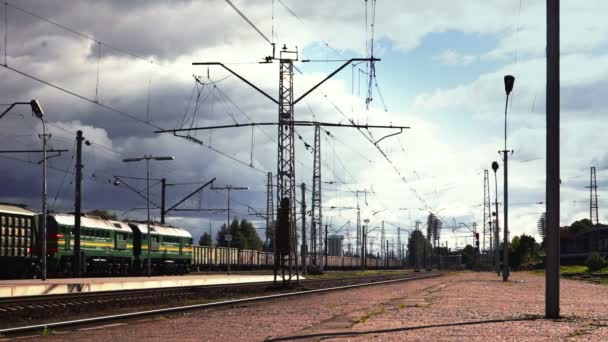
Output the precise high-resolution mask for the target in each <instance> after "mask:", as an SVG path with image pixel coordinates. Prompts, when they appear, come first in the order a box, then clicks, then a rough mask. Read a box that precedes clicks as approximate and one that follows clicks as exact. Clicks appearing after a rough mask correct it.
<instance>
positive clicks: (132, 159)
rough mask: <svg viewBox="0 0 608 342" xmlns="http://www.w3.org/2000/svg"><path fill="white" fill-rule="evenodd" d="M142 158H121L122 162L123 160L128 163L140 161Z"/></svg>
mask: <svg viewBox="0 0 608 342" xmlns="http://www.w3.org/2000/svg"><path fill="white" fill-rule="evenodd" d="M142 159H143V158H125V159H123V160H122V161H123V162H125V163H130V162H136V161H140V160H142Z"/></svg>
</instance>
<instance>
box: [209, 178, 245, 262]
mask: <svg viewBox="0 0 608 342" xmlns="http://www.w3.org/2000/svg"><path fill="white" fill-rule="evenodd" d="M211 190H227V191H228V196H227V197H228V207H226V208H227V210H226V230H227V231H228V237H227V238H226V241H227V242H228V255H229V256H230V242H231V241H232V234H231V231H230V192H231V191H232V190H237V191H238V190H249V187H246V186H232V185H227V186H223V187H219V188H216V187H214V186H213V184H212V185H211ZM228 274H230V257H229V258H228Z"/></svg>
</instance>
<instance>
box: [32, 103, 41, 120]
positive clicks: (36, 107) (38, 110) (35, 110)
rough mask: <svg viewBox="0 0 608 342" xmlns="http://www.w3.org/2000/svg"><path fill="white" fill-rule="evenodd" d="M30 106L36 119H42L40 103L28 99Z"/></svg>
mask: <svg viewBox="0 0 608 342" xmlns="http://www.w3.org/2000/svg"><path fill="white" fill-rule="evenodd" d="M30 106H31V107H32V112H33V113H34V115H36V117H37V118H38V119H42V118H43V117H44V111H42V107H40V103H39V102H38V101H36V100H32V101H30Z"/></svg>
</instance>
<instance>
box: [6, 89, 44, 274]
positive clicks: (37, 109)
mask: <svg viewBox="0 0 608 342" xmlns="http://www.w3.org/2000/svg"><path fill="white" fill-rule="evenodd" d="M16 105H29V106H30V108H31V109H32V114H34V116H36V117H37V118H38V119H40V121H41V122H42V233H41V234H40V235H41V240H42V252H41V254H42V280H46V251H47V248H46V242H47V241H46V240H47V236H46V211H47V210H46V198H47V184H46V183H47V180H46V139H47V135H46V122H45V121H44V111H43V110H42V107H41V106H40V103H39V102H38V101H36V100H31V101H30V102H14V103H11V105H10V106H8V108H6V109H5V110H4V111H3V112H2V114H0V119H2V117H3V116H4V115H6V113H8V112H9V111H10V110H11V109H13V107H15V106H16Z"/></svg>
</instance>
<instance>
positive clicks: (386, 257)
mask: <svg viewBox="0 0 608 342" xmlns="http://www.w3.org/2000/svg"><path fill="white" fill-rule="evenodd" d="M381 242H382V241H381ZM384 250H385V251H387V253H386V255H385V257H384V259H385V260H386V267H387V268H388V240H386V245H385V247H384Z"/></svg>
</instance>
